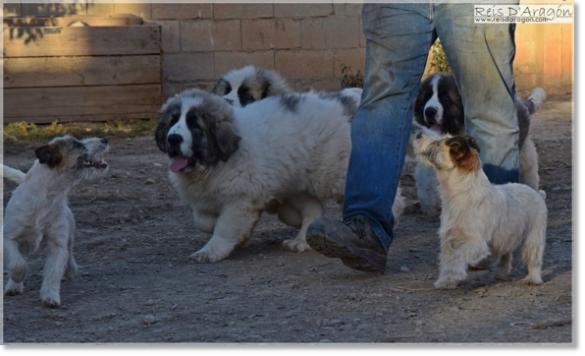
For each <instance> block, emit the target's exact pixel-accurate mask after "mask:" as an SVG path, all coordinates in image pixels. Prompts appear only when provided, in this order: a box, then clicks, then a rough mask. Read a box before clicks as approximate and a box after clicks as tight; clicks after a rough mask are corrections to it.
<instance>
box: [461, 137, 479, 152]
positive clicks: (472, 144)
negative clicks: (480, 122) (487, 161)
mask: <svg viewBox="0 0 585 356" xmlns="http://www.w3.org/2000/svg"><path fill="white" fill-rule="evenodd" d="M465 139H466V140H467V144H469V146H470V147H471V148H473V149H474V150H476V151H477V152H478V153H479V152H480V151H479V146H478V145H477V142H475V139H474V138H473V137H471V136H465Z"/></svg>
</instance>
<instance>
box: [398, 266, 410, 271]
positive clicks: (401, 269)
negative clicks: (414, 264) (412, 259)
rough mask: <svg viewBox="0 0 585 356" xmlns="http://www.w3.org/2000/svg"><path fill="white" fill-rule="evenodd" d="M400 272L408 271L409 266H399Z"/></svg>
mask: <svg viewBox="0 0 585 356" xmlns="http://www.w3.org/2000/svg"><path fill="white" fill-rule="evenodd" d="M400 272H410V268H408V267H406V266H402V267H400Z"/></svg>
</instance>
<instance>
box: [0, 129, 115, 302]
mask: <svg viewBox="0 0 585 356" xmlns="http://www.w3.org/2000/svg"><path fill="white" fill-rule="evenodd" d="M107 149H108V143H107V141H106V140H105V139H98V138H88V139H85V140H82V141H78V140H76V139H75V138H73V137H71V136H64V137H58V138H55V139H53V140H52V141H51V142H50V143H49V144H48V145H46V146H43V147H40V148H38V149H37V150H36V151H35V154H36V156H37V158H38V159H37V160H36V161H35V163H34V164H33V166H32V167H31V169H30V170H29V171H28V172H27V173H26V174H24V173H23V172H20V171H18V170H15V169H13V168H10V167H6V166H3V168H4V176H5V177H6V178H8V179H11V180H13V181H14V182H16V183H18V184H20V185H19V186H18V187H17V188H16V189H15V190H14V192H13V193H12V197H11V199H10V201H9V202H8V205H7V206H6V210H5V216H4V221H3V226H2V228H3V230H4V264H5V266H6V268H7V271H8V275H9V280H8V283H7V284H6V287H5V289H4V292H5V294H6V295H17V294H21V293H22V292H23V290H24V285H23V281H24V279H25V277H26V274H27V271H28V267H27V263H26V261H25V259H24V256H27V255H29V254H32V253H33V252H35V251H36V250H38V249H39V247H41V248H43V249H45V250H46V251H47V252H48V256H47V261H46V263H45V267H44V271H43V274H44V277H43V283H42V286H41V300H42V301H43V303H45V305H47V306H49V307H57V306H59V305H60V304H61V299H60V295H59V290H60V285H61V278H62V277H63V276H65V277H66V278H67V279H72V278H74V277H75V274H76V273H77V264H76V263H75V259H74V258H73V238H74V235H75V220H74V218H73V214H72V213H71V209H69V206H67V195H68V193H69V191H70V190H71V188H72V187H73V185H74V184H75V183H77V182H78V181H80V180H82V179H90V178H93V177H96V176H98V175H102V174H104V172H105V171H106V170H107V168H108V166H107V164H106V163H105V162H104V161H103V160H102V158H101V156H102V154H104V153H105V152H106V151H107Z"/></svg>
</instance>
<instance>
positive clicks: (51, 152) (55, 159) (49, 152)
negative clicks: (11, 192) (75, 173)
mask: <svg viewBox="0 0 585 356" xmlns="http://www.w3.org/2000/svg"><path fill="white" fill-rule="evenodd" d="M35 155H36V156H37V158H38V159H39V162H40V163H43V164H47V165H48V166H49V167H51V168H53V167H55V166H57V165H58V164H59V163H61V161H62V160H63V156H62V155H61V152H60V151H59V148H58V147H57V146H56V145H45V146H42V147H39V148H37V149H36V150H35Z"/></svg>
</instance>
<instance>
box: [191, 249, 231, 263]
mask: <svg viewBox="0 0 585 356" xmlns="http://www.w3.org/2000/svg"><path fill="white" fill-rule="evenodd" d="M226 257H227V256H222V255H220V254H217V253H214V252H213V251H209V250H206V249H205V248H202V249H201V250H199V251H197V252H195V253H194V254H192V255H191V261H193V262H196V263H214V262H218V261H221V260H223V259H224V258H226Z"/></svg>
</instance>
